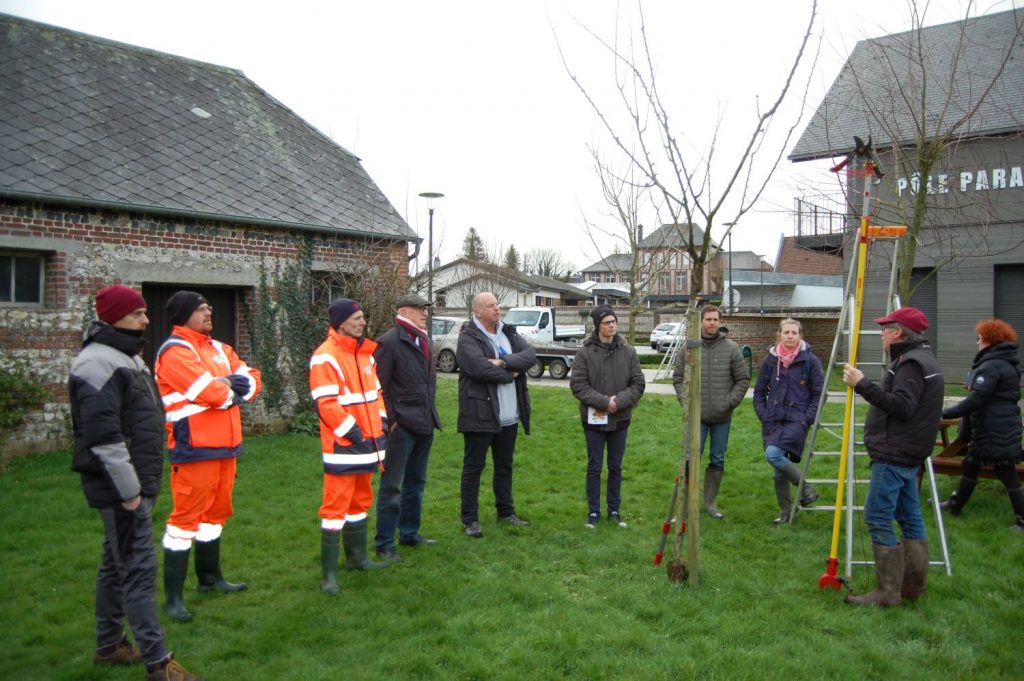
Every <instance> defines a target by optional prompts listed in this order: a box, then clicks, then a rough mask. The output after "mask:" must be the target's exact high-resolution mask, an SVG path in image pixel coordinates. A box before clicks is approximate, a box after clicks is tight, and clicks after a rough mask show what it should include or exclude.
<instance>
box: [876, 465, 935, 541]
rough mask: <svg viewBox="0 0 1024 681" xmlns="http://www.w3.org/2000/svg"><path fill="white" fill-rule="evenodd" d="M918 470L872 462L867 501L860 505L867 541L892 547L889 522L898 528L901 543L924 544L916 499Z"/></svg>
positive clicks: (918, 504)
mask: <svg viewBox="0 0 1024 681" xmlns="http://www.w3.org/2000/svg"><path fill="white" fill-rule="evenodd" d="M919 470H920V466H914V467H907V466H895V465H893V464H889V463H881V462H878V461H873V462H872V463H871V482H870V483H869V484H868V498H867V500H866V501H865V502H864V522H865V523H866V524H867V526H868V532H869V533H870V534H871V541H872V542H873V543H875V544H879V545H881V546H896V544H898V543H899V542H898V540H897V539H896V534H895V533H894V532H893V531H892V521H893V520H895V521H896V522H898V523H899V524H900V530H902V532H903V538H904V539H916V540H925V539H927V538H928V537H927V536H925V533H924V520H923V519H922V518H921V501H920V499H919V498H918V495H917V472H918V471H919Z"/></svg>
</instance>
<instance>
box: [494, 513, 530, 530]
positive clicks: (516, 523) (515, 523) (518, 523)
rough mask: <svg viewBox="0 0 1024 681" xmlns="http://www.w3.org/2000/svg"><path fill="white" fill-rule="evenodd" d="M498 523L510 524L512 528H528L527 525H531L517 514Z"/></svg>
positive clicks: (501, 519) (499, 519) (503, 518)
mask: <svg viewBox="0 0 1024 681" xmlns="http://www.w3.org/2000/svg"><path fill="white" fill-rule="evenodd" d="M498 522H499V523H508V524H509V525H511V526H512V527H526V526H527V525H529V524H530V523H529V521H526V520H523V519H522V518H520V517H519V516H517V515H516V514H515V513H513V514H512V515H507V516H504V517H502V518H498Z"/></svg>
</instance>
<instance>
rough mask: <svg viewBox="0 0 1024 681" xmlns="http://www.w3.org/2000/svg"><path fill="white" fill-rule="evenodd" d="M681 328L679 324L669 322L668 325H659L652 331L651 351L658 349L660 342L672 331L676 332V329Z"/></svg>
mask: <svg viewBox="0 0 1024 681" xmlns="http://www.w3.org/2000/svg"><path fill="white" fill-rule="evenodd" d="M677 326H679V322H668V323H666V324H658V325H657V326H656V327H654V328H653V329H652V330H651V350H657V349H658V340H659V339H660V338H661V337H662V336H664V335H665V334H666V333H669V332H670V331H675V330H676V327H677Z"/></svg>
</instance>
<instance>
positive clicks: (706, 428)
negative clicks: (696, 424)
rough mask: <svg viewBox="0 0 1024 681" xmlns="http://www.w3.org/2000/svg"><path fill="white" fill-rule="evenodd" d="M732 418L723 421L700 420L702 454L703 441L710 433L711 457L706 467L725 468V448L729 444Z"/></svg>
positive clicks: (701, 451)
mask: <svg viewBox="0 0 1024 681" xmlns="http://www.w3.org/2000/svg"><path fill="white" fill-rule="evenodd" d="M731 424H732V419H729V420H728V421H726V422H725V423H704V422H703V421H701V422H700V453H701V454H702V455H703V454H704V443H705V442H706V441H707V439H708V433H709V432H710V433H711V459H710V461H709V462H708V468H718V469H720V470H725V450H726V448H727V447H728V446H729V426H730V425H731Z"/></svg>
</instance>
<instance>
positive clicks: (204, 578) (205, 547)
mask: <svg viewBox="0 0 1024 681" xmlns="http://www.w3.org/2000/svg"><path fill="white" fill-rule="evenodd" d="M196 577H198V578H199V591H201V592H204V593H205V592H207V591H223V592H224V593H233V592H235V591H245V590H246V589H248V588H249V585H248V584H246V583H245V582H229V581H227V580H226V579H224V575H222V574H221V572H220V537H217V538H216V539H214V540H213V541H197V542H196Z"/></svg>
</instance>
